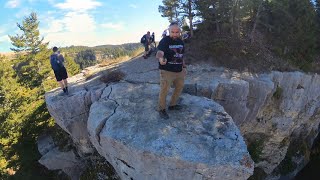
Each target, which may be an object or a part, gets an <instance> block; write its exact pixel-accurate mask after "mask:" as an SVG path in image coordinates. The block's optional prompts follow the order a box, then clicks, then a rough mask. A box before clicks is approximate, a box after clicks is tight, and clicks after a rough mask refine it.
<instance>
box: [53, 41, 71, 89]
mask: <svg viewBox="0 0 320 180" xmlns="http://www.w3.org/2000/svg"><path fill="white" fill-rule="evenodd" d="M52 51H53V54H51V56H50V63H51V68H52V69H53V72H54V75H55V77H56V79H57V81H58V83H59V85H60V87H61V89H62V90H63V92H64V93H65V94H68V81H67V78H68V74H67V70H66V68H65V67H64V64H63V63H64V58H63V56H62V54H60V52H59V51H58V48H57V47H53V49H52Z"/></svg>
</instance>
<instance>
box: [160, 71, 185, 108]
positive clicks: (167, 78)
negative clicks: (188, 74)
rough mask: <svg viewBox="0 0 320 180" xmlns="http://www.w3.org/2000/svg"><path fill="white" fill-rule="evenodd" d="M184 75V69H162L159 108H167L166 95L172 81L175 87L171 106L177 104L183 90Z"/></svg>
mask: <svg viewBox="0 0 320 180" xmlns="http://www.w3.org/2000/svg"><path fill="white" fill-rule="evenodd" d="M184 77H185V73H184V72H183V70H182V71H181V72H170V71H165V70H160V93H159V107H158V108H159V110H163V109H166V97H167V95H168V92H169V89H170V86H171V84H172V83H173V85H174V88H175V89H174V91H173V94H172V97H171V101H170V106H174V105H176V104H177V101H178V99H179V96H180V94H181V92H182V90H183V86H184Z"/></svg>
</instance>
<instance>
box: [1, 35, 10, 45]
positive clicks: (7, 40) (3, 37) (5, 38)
mask: <svg viewBox="0 0 320 180" xmlns="http://www.w3.org/2000/svg"><path fill="white" fill-rule="evenodd" d="M0 42H1V43H3V42H10V39H9V37H8V35H3V36H0Z"/></svg>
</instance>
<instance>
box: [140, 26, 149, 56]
mask: <svg viewBox="0 0 320 180" xmlns="http://www.w3.org/2000/svg"><path fill="white" fill-rule="evenodd" d="M141 43H142V44H143V45H144V54H143V58H144V59H147V58H148V56H147V55H148V54H149V51H150V48H149V45H150V32H149V31H148V32H147V34H145V35H143V36H142V38H141Z"/></svg>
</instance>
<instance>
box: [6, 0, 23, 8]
mask: <svg viewBox="0 0 320 180" xmlns="http://www.w3.org/2000/svg"><path fill="white" fill-rule="evenodd" d="M19 5H20V0H10V1H8V2H7V3H6V5H5V7H6V8H16V7H18V6H19Z"/></svg>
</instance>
